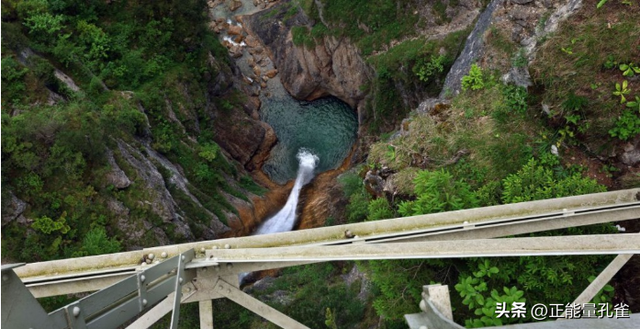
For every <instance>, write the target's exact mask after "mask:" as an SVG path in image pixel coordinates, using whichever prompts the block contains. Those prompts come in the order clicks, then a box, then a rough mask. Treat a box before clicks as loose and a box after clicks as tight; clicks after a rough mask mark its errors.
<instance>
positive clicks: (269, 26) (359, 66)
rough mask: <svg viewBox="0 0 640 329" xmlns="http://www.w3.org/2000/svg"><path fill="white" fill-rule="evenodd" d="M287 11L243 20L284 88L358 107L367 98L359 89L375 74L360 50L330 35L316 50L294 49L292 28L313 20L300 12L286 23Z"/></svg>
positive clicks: (297, 94) (300, 95)
mask: <svg viewBox="0 0 640 329" xmlns="http://www.w3.org/2000/svg"><path fill="white" fill-rule="evenodd" d="M285 9H286V8H285V7H284V6H276V7H274V8H272V9H268V10H265V11H262V12H260V13H257V14H255V15H252V16H249V17H246V18H245V19H244V23H245V28H246V29H247V31H248V32H249V34H250V35H254V36H255V37H257V38H258V39H259V40H260V41H261V42H262V44H264V46H265V47H266V49H267V51H268V54H269V56H270V57H271V59H272V61H273V63H274V65H275V67H276V68H277V69H278V72H279V73H278V74H279V75H280V79H281V81H282V84H283V85H284V87H285V88H286V89H287V91H288V92H289V93H290V94H291V95H292V96H293V97H295V98H297V99H304V100H313V99H317V98H320V97H324V96H328V95H333V96H335V97H337V98H339V99H341V100H342V101H344V102H345V103H347V104H349V105H350V106H351V107H353V108H356V107H357V106H358V104H359V103H360V102H361V101H362V100H363V99H364V96H365V94H364V92H363V91H361V90H360V88H359V87H360V86H361V85H363V84H365V83H366V82H367V81H368V80H369V78H370V76H371V75H372V73H373V72H372V71H371V69H370V68H369V67H368V66H367V65H366V64H365V63H364V61H363V60H362V58H361V57H360V55H359V50H358V49H357V47H356V46H355V45H353V44H351V43H349V42H347V41H345V40H339V39H336V38H334V37H330V36H329V37H325V38H323V39H322V40H321V41H317V43H316V45H315V47H313V48H307V47H304V46H300V47H298V46H295V45H294V44H293V39H292V34H291V28H292V27H293V26H305V25H308V24H309V23H310V21H309V18H307V17H306V16H305V15H304V14H303V13H301V12H299V13H298V14H297V15H296V16H294V17H293V18H290V19H286V20H285V19H284V15H285V14H286V10H285ZM274 11H275V12H276V14H273V13H272V12H274ZM270 15H274V17H269V16H270Z"/></svg>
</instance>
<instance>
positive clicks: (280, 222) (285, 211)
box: [254, 148, 319, 235]
mask: <svg viewBox="0 0 640 329" xmlns="http://www.w3.org/2000/svg"><path fill="white" fill-rule="evenodd" d="M297 157H298V161H299V166H298V176H297V177H296V181H295V183H294V184H293V189H292V190H291V194H289V199H287V203H286V204H285V205H284V207H283V208H282V209H280V211H278V213H277V214H275V215H274V216H273V217H271V218H269V219H267V220H266V221H265V222H264V223H262V225H260V227H259V228H258V229H257V230H256V232H255V233H254V235H261V234H269V233H276V232H287V231H291V230H292V229H293V226H294V225H295V222H296V208H297V206H298V198H299V197H300V190H301V189H302V187H303V186H304V185H305V184H307V183H309V182H310V181H311V179H312V178H313V170H314V169H315V168H316V165H317V164H318V160H319V159H318V157H317V156H316V155H314V154H312V153H311V152H309V151H308V150H306V149H304V148H303V149H300V150H299V151H298V155H297Z"/></svg>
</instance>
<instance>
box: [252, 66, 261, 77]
mask: <svg viewBox="0 0 640 329" xmlns="http://www.w3.org/2000/svg"><path fill="white" fill-rule="evenodd" d="M253 74H255V75H256V76H260V75H261V74H262V70H261V69H260V67H259V66H254V67H253Z"/></svg>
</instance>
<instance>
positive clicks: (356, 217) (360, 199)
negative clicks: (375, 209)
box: [346, 193, 369, 223]
mask: <svg viewBox="0 0 640 329" xmlns="http://www.w3.org/2000/svg"><path fill="white" fill-rule="evenodd" d="M346 212H347V221H348V222H349V223H355V222H361V221H363V220H365V219H366V218H367V217H368V214H369V198H368V197H367V196H366V195H365V194H364V193H354V194H352V195H351V197H350V198H349V204H347V209H346Z"/></svg>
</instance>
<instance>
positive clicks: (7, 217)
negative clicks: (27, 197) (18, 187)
mask: <svg viewBox="0 0 640 329" xmlns="http://www.w3.org/2000/svg"><path fill="white" fill-rule="evenodd" d="M3 199H4V198H3ZM26 209H27V203H26V202H24V201H22V200H20V199H19V198H18V197H16V196H15V194H13V192H11V191H9V198H8V200H2V226H5V225H7V224H9V223H10V222H12V221H14V220H15V219H16V218H18V217H20V216H21V215H22V213H23V212H24V211H25V210H26Z"/></svg>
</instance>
